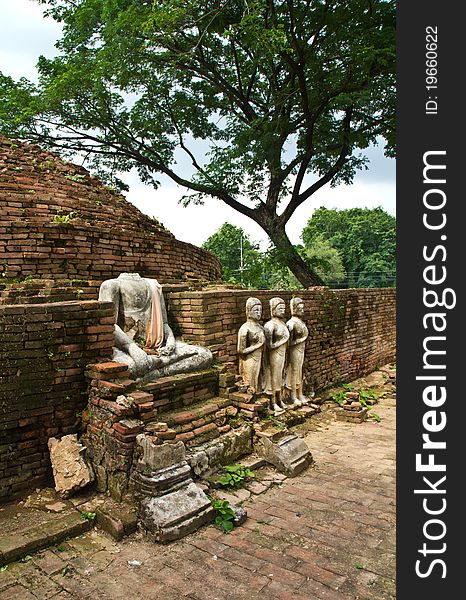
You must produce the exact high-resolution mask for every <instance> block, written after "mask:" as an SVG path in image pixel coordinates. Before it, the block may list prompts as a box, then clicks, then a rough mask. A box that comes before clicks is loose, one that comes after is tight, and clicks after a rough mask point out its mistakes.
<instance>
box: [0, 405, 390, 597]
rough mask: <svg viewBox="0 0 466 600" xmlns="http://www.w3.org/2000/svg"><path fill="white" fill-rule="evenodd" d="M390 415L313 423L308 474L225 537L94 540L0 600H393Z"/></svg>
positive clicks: (21, 572) (3, 587)
mask: <svg viewBox="0 0 466 600" xmlns="http://www.w3.org/2000/svg"><path fill="white" fill-rule="evenodd" d="M394 409H395V401H394V399H390V398H385V399H383V400H382V401H381V402H380V404H379V405H378V406H377V407H376V412H377V413H378V414H379V415H380V416H381V417H382V421H381V422H380V423H379V424H377V423H375V422H370V421H369V422H366V423H362V424H360V425H354V424H349V423H341V422H336V421H332V420H330V419H329V418H328V417H327V418H326V417H325V415H323V416H322V417H321V418H320V423H321V424H320V427H319V430H318V431H310V432H308V433H307V434H306V441H307V443H308V445H309V446H310V448H311V449H312V452H313V455H314V458H315V463H316V464H315V466H314V467H313V468H311V469H309V470H308V471H307V472H306V473H304V474H303V475H301V476H299V477H296V478H294V479H288V480H286V481H285V482H284V484H283V485H282V486H281V487H276V488H272V489H270V490H269V491H267V492H266V493H265V494H261V495H260V496H257V497H255V498H253V499H251V500H249V501H248V502H247V503H246V504H245V506H246V507H247V509H248V514H249V519H248V520H247V521H246V523H245V524H244V525H243V526H242V527H240V528H238V529H235V530H234V532H233V533H231V534H229V535H226V534H223V533H222V532H220V531H219V530H217V529H216V528H215V527H213V526H210V527H207V528H204V529H203V530H201V531H199V532H197V533H196V534H194V535H191V536H188V537H187V538H185V539H184V540H183V541H180V542H176V543H173V544H170V545H169V546H160V545H153V544H151V543H149V542H147V541H145V540H144V539H143V538H142V537H141V536H140V535H136V536H132V537H131V538H127V539H126V540H125V541H123V542H122V543H119V544H115V543H113V542H112V541H110V540H109V539H108V538H106V537H105V536H104V535H103V534H101V533H100V532H97V531H95V530H94V531H92V532H89V533H87V534H85V535H84V536H82V537H80V538H76V539H74V540H70V541H69V542H68V543H65V544H63V545H62V546H59V547H58V548H56V547H55V548H51V549H49V550H47V551H45V552H42V553H38V554H36V555H34V556H33V557H32V558H30V559H29V560H27V561H26V562H24V563H14V564H11V565H9V566H8V568H7V569H6V570H4V571H3V572H1V573H0V600H33V599H35V598H39V599H41V600H49V599H53V600H71V599H78V598H79V599H91V598H92V599H98V600H107V599H108V600H119V599H125V600H133V599H134V600H138V599H142V598H144V599H152V598H153V599H157V600H178V599H182V598H188V599H191V600H215V599H217V600H230V599H231V600H234V599H235V600H240V599H248V600H256V599H259V598H261V599H264V598H267V599H271V600H275V599H276V600H304V599H306V600H313V599H316V600H346V599H350V598H351V599H356V598H358V599H361V600H363V599H367V600H389V599H393V598H395V583H394V577H395V410H394ZM258 521H262V522H258ZM132 560H137V561H139V562H140V563H141V564H140V565H139V566H130V565H129V564H128V561H132Z"/></svg>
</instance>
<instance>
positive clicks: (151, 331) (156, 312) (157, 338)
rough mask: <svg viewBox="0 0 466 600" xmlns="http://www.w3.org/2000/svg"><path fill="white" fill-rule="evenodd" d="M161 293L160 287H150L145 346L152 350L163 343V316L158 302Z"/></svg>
mask: <svg viewBox="0 0 466 600" xmlns="http://www.w3.org/2000/svg"><path fill="white" fill-rule="evenodd" d="M151 287H152V286H151ZM161 295H162V288H161V287H154V288H153V289H152V302H151V305H150V318H149V322H148V323H147V332H146V345H145V347H146V348H151V349H153V350H156V349H157V348H158V347H159V346H161V345H162V343H163V317H162V307H161V304H160V296H161Z"/></svg>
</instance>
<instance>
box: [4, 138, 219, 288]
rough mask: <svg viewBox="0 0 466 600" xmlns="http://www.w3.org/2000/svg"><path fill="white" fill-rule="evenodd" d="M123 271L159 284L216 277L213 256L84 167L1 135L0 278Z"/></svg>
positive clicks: (67, 276)
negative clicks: (147, 214) (141, 209)
mask: <svg viewBox="0 0 466 600" xmlns="http://www.w3.org/2000/svg"><path fill="white" fill-rule="evenodd" d="M125 271H126V272H138V273H140V274H141V275H142V276H145V277H155V278H157V279H159V280H160V281H161V282H164V283H166V282H186V281H189V280H200V281H216V280H219V279H220V278H221V268H220V264H219V262H218V260H217V259H216V257H215V256H213V255H212V254H211V253H210V252H207V251H205V250H202V249H200V248H198V247H196V246H193V245H192V244H188V243H185V242H181V241H179V240H177V239H176V238H175V237H174V236H173V234H171V233H169V232H168V231H166V230H164V229H163V227H162V226H161V225H160V224H158V223H157V222H156V221H154V220H153V219H151V218H150V217H148V216H146V215H144V214H143V213H142V212H141V211H140V210H138V209H137V208H136V207H135V206H133V205H132V204H130V203H129V202H128V201H127V200H126V199H125V198H124V197H123V196H122V195H121V194H119V193H116V192H115V191H113V190H111V189H109V188H107V187H105V186H104V185H103V184H102V183H101V182H100V181H99V179H98V178H96V177H94V176H91V175H90V174H89V173H88V171H87V170H86V169H84V168H83V167H79V166H77V165H74V164H70V163H67V162H64V161H63V160H62V159H61V158H60V157H59V156H58V155H56V154H54V153H51V152H46V151H44V150H42V149H41V148H39V147H38V146H34V145H30V144H25V143H22V142H19V141H13V140H10V139H8V138H5V137H3V136H0V277H1V276H3V278H4V280H5V279H10V278H19V279H23V278H25V277H29V278H31V277H32V278H34V279H60V280H63V279H84V280H86V279H88V280H97V281H102V280H104V279H108V278H111V277H116V276H118V275H119V274H120V273H121V272H125ZM0 281H1V279H0Z"/></svg>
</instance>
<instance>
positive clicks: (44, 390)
mask: <svg viewBox="0 0 466 600" xmlns="http://www.w3.org/2000/svg"><path fill="white" fill-rule="evenodd" d="M113 340H114V315H113V307H112V304H111V303H108V302H105V303H104V302H96V301H85V302H61V303H55V304H42V305H34V304H32V305H15V306H0V502H2V501H6V500H9V499H12V498H14V497H19V496H22V495H24V493H25V491H26V490H30V489H33V488H35V487H38V486H41V485H43V484H44V483H46V482H48V481H49V480H50V477H51V468H50V461H49V453H48V448H47V441H48V438H50V437H54V436H59V437H60V436H62V435H65V434H68V433H76V432H78V431H79V427H80V424H81V415H80V412H81V411H82V409H83V408H84V407H85V406H86V405H87V393H86V387H87V386H86V380H85V376H84V370H85V366H86V365H87V364H88V363H92V362H96V361H99V360H102V359H108V358H109V357H111V354H112V345H113Z"/></svg>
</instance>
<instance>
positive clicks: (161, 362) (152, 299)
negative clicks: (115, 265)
mask: <svg viewBox="0 0 466 600" xmlns="http://www.w3.org/2000/svg"><path fill="white" fill-rule="evenodd" d="M99 300H101V301H107V302H113V304H114V306H115V313H116V325H115V348H114V349H113V359H114V360H115V361H117V362H121V363H125V364H127V365H129V368H130V371H131V373H132V375H133V376H135V377H138V378H142V379H143V381H152V380H154V379H157V378H158V377H164V376H166V375H174V374H176V373H189V372H190V371H196V370H199V369H206V368H208V367H210V365H211V363H212V353H211V352H210V350H208V349H207V348H202V347H200V346H193V345H189V344H185V343H184V342H180V341H179V340H175V336H174V335H173V331H172V330H171V328H170V326H169V325H168V321H167V311H166V308H165V302H164V299H163V294H162V286H161V285H160V284H159V283H158V281H157V280H156V279H147V278H145V277H141V276H140V275H139V274H138V273H122V274H121V275H119V276H118V277H117V278H116V279H108V280H107V281H104V282H103V283H102V285H101V286H100V291H99ZM141 345H143V346H144V349H143V348H142V347H141Z"/></svg>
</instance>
